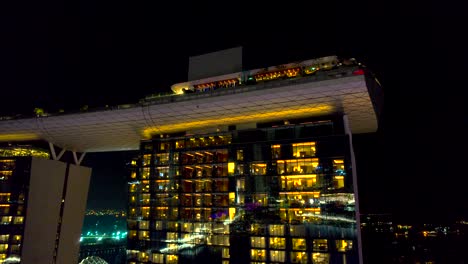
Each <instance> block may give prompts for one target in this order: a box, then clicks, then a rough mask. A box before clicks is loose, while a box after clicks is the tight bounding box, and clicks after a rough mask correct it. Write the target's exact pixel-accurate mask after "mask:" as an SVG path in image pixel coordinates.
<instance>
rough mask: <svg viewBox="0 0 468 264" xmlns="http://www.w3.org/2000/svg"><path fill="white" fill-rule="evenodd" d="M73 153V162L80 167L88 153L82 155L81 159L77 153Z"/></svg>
mask: <svg viewBox="0 0 468 264" xmlns="http://www.w3.org/2000/svg"><path fill="white" fill-rule="evenodd" d="M72 153H73V160H74V161H75V165H78V166H80V164H81V162H82V161H83V159H84V156H85V155H86V152H83V153H81V156H80V158H78V157H77V156H76V151H72Z"/></svg>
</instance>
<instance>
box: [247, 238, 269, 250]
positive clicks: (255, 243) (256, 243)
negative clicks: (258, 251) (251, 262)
mask: <svg viewBox="0 0 468 264" xmlns="http://www.w3.org/2000/svg"><path fill="white" fill-rule="evenodd" d="M250 245H251V246H252V247H254V248H265V237H251V238H250Z"/></svg>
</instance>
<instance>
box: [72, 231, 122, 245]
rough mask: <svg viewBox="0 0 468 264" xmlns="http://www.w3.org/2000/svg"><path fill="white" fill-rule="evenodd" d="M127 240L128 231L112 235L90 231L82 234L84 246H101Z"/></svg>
mask: <svg viewBox="0 0 468 264" xmlns="http://www.w3.org/2000/svg"><path fill="white" fill-rule="evenodd" d="M125 239H127V231H123V230H122V231H117V232H112V233H100V232H98V231H94V232H92V231H88V232H86V234H81V237H80V243H83V244H99V243H104V242H105V241H119V240H123V241H125Z"/></svg>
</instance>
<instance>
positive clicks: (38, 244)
mask: <svg viewBox="0 0 468 264" xmlns="http://www.w3.org/2000/svg"><path fill="white" fill-rule="evenodd" d="M89 176H90V170H89V169H88V168H83V167H81V168H79V167H77V166H74V165H69V164H68V165H67V164H66V163H64V162H60V161H55V160H51V159H50V154H49V152H48V151H44V150H41V149H39V148H33V147H31V146H30V145H28V146H26V145H22V146H4V147H0V221H1V222H0V263H20V262H21V263H26V264H28V263H31V264H32V263H77V262H78V251H79V241H78V240H79V235H80V232H81V226H82V221H83V213H84V209H85V206H86V198H87V197H86V193H87V188H88V184H89ZM79 190H85V191H86V193H84V194H85V195H82V194H80V193H79V192H80V191H79ZM77 231H78V232H77Z"/></svg>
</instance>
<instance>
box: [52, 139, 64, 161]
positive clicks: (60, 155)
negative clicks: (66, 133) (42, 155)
mask: <svg viewBox="0 0 468 264" xmlns="http://www.w3.org/2000/svg"><path fill="white" fill-rule="evenodd" d="M49 148H50V154H51V155H52V159H53V160H60V159H61V158H62V156H63V153H65V150H66V149H62V150H61V151H60V153H59V154H58V156H57V153H56V152H55V147H54V144H53V143H52V142H49Z"/></svg>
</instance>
